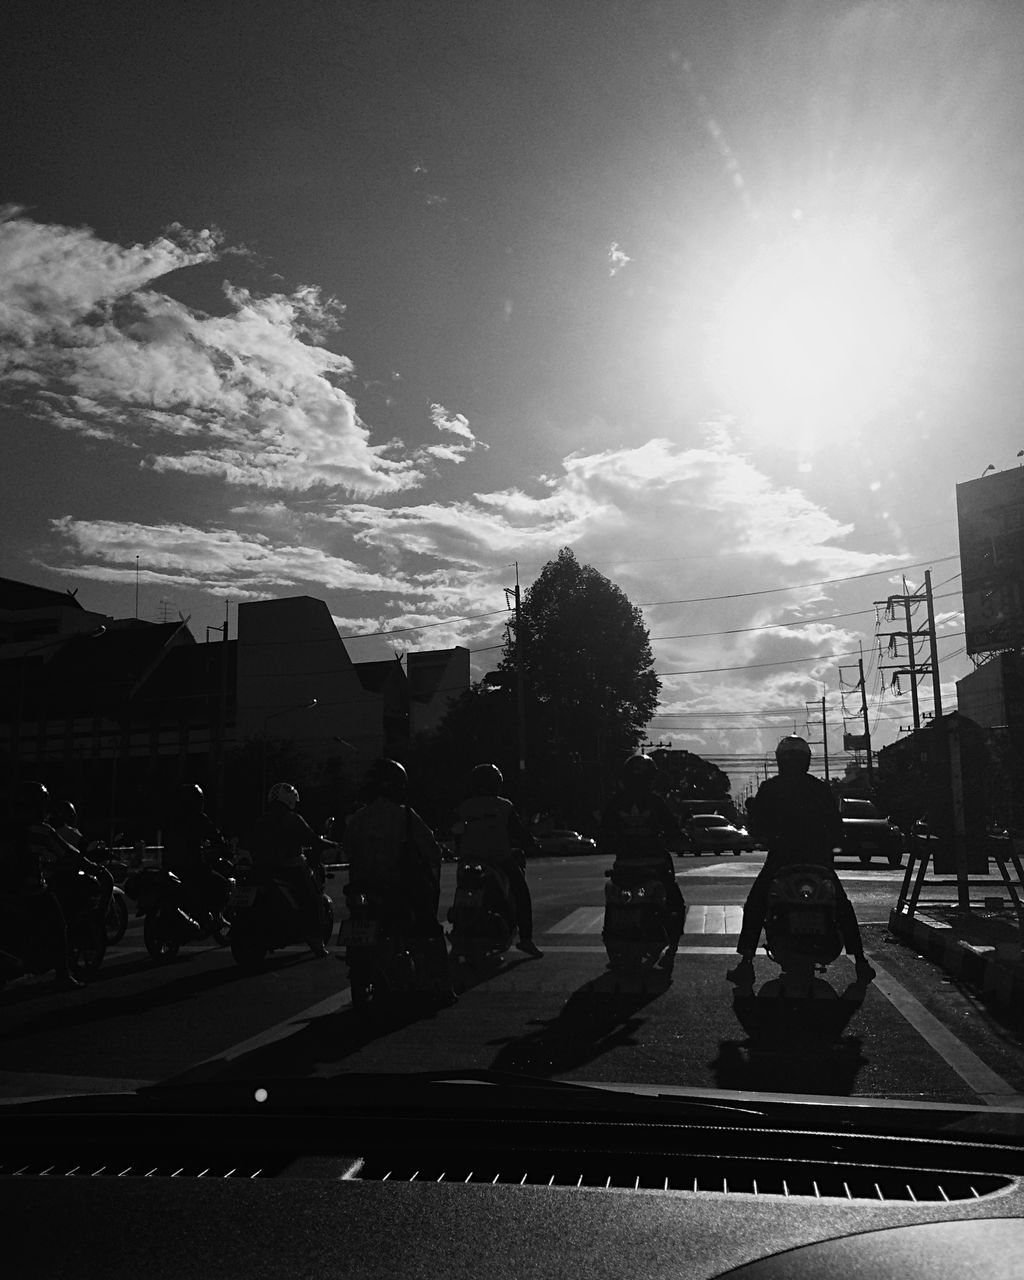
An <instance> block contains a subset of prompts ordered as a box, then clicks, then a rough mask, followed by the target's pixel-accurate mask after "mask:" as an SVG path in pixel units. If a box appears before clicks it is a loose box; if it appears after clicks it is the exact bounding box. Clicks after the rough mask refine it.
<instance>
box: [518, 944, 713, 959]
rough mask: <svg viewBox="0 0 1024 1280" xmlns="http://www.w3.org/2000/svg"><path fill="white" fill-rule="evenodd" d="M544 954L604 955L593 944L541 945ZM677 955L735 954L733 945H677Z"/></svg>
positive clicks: (602, 948) (599, 948)
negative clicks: (575, 945) (570, 945)
mask: <svg viewBox="0 0 1024 1280" xmlns="http://www.w3.org/2000/svg"><path fill="white" fill-rule="evenodd" d="M541 950H542V951H543V952H544V954H545V955H548V954H549V953H550V954H552V955H602V956H603V955H604V954H605V949H604V947H595V946H589V947H587V946H579V947H561V946H554V947H549V946H547V945H546V944H545V946H543V947H541ZM676 955H677V956H735V955H736V948H735V947H690V946H685V947H684V946H679V947H678V948H677V949H676Z"/></svg>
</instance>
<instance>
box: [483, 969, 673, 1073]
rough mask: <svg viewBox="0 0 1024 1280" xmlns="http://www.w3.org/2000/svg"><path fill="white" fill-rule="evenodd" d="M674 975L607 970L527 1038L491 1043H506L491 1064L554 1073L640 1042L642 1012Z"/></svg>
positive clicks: (496, 1067) (503, 1068)
mask: <svg viewBox="0 0 1024 1280" xmlns="http://www.w3.org/2000/svg"><path fill="white" fill-rule="evenodd" d="M671 981H672V980H671V978H670V977H669V976H668V974H665V973H662V972H661V971H660V970H651V971H649V972H647V973H646V974H645V975H644V976H643V978H642V979H640V978H632V979H625V978H624V977H623V976H621V975H617V974H614V973H603V974H601V975H599V976H598V977H596V978H592V979H591V980H590V981H589V982H587V983H585V984H584V985H583V986H582V987H580V988H579V990H578V991H574V992H573V994H572V995H571V996H570V997H569V999H568V1001H567V1002H566V1003H565V1005H564V1006H563V1007H562V1009H561V1011H560V1012H559V1014H558V1015H557V1017H555V1018H549V1019H546V1020H534V1021H532V1022H531V1023H530V1024H529V1025H530V1026H532V1027H536V1030H535V1031H531V1032H530V1033H529V1034H527V1035H525V1036H519V1037H516V1038H515V1039H509V1040H504V1041H502V1040H498V1041H494V1040H492V1041H490V1043H491V1044H500V1045H501V1046H502V1047H501V1049H499V1051H498V1053H497V1054H496V1055H495V1058H494V1061H493V1062H492V1063H491V1067H492V1068H493V1069H494V1070H495V1071H512V1072H517V1073H519V1074H522V1075H533V1076H553V1075H560V1074H562V1073H563V1072H565V1071H571V1070H573V1069H574V1068H576V1067H581V1066H584V1065H585V1064H586V1063H588V1062H592V1061H593V1060H594V1059H595V1058H598V1057H600V1056H601V1055H602V1054H603V1053H607V1052H608V1051H609V1050H611V1049H616V1048H620V1047H622V1046H626V1045H632V1044H636V1042H637V1041H636V1036H637V1032H638V1031H639V1030H640V1028H641V1027H642V1026H643V1024H644V1022H645V1020H646V1019H645V1018H643V1017H640V1016H638V1015H639V1014H640V1011H641V1010H642V1009H643V1008H644V1007H645V1006H646V1005H648V1004H650V1003H651V1001H652V1000H657V999H658V997H659V996H662V995H664V994H665V992H666V991H667V990H668V989H669V986H670V985H671Z"/></svg>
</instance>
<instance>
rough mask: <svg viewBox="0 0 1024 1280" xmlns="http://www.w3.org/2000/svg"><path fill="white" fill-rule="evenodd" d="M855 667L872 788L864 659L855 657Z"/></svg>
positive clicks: (873, 777) (869, 783)
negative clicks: (858, 681)
mask: <svg viewBox="0 0 1024 1280" xmlns="http://www.w3.org/2000/svg"><path fill="white" fill-rule="evenodd" d="M857 668H858V670H859V671H860V709H861V715H862V716H863V718H864V742H865V744H866V746H867V749H868V786H869V787H871V788H872V790H873V789H874V786H875V766H874V764H873V763H872V761H871V728H870V726H869V725H868V692H867V686H866V684H865V682H864V659H863V658H858V659H857Z"/></svg>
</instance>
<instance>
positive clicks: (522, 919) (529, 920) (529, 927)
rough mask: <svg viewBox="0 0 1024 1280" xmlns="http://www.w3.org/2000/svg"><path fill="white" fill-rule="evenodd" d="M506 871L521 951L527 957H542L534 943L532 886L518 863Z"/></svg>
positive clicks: (512, 864) (514, 863)
mask: <svg viewBox="0 0 1024 1280" xmlns="http://www.w3.org/2000/svg"><path fill="white" fill-rule="evenodd" d="M504 870H505V875H506V876H507V877H508V887H509V891H510V892H511V894H512V901H513V902H514V904H515V911H516V924H517V926H518V928H519V950H520V951H525V952H526V954H527V955H531V956H540V955H541V951H540V949H539V948H538V947H537V945H536V943H535V942H534V941H533V899H532V898H531V897H530V886H529V885H528V884H527V883H526V873H525V872H524V871H523V869H522V867H521V866H520V865H519V863H518V862H513V863H511V864H510V865H509V866H507V867H506V868H505V869H504Z"/></svg>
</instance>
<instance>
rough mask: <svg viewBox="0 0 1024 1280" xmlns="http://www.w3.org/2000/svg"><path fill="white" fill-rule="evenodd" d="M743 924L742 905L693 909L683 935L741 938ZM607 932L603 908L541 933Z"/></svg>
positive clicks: (582, 910)
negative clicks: (728, 935) (719, 935)
mask: <svg viewBox="0 0 1024 1280" xmlns="http://www.w3.org/2000/svg"><path fill="white" fill-rule="evenodd" d="M742 924H743V907H742V906H741V905H740V904H739V903H728V904H725V905H721V906H719V905H717V904H714V903H706V904H701V905H700V906H692V907H690V908H689V909H688V911H687V913H686V924H685V925H684V927H683V933H694V934H709V933H716V934H738V933H739V931H740V926H741V925H742ZM603 928H604V907H577V908H576V910H575V911H571V912H570V913H569V915H567V916H566V917H565V919H564V920H560V921H559V922H558V924H555V925H552V926H551V928H550V929H544V930H542V932H543V933H545V934H551V933H574V934H583V933H600V932H601V930H602V929H603Z"/></svg>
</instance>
